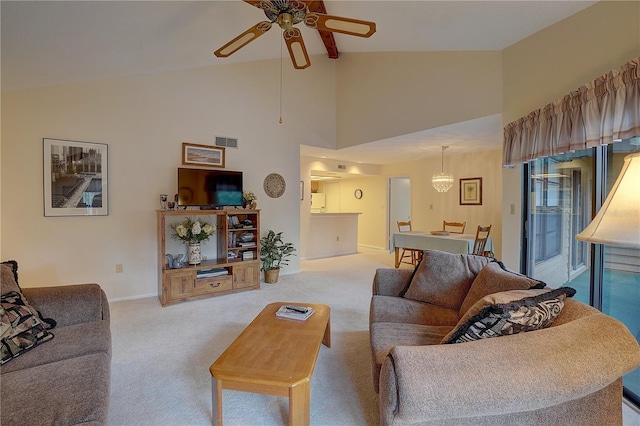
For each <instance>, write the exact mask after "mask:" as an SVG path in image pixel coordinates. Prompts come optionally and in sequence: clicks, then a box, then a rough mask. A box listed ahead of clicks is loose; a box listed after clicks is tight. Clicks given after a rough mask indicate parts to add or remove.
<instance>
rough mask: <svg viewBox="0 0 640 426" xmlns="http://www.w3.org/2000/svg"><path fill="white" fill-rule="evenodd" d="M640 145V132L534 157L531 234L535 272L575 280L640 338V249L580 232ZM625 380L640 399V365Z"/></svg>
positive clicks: (581, 291) (528, 264)
mask: <svg viewBox="0 0 640 426" xmlns="http://www.w3.org/2000/svg"><path fill="white" fill-rule="evenodd" d="M636 151H640V138H633V139H630V140H625V141H622V142H617V143H614V144H610V145H608V146H606V147H601V148H593V149H588V150H584V151H576V152H572V153H568V154H563V155H558V156H554V157H546V158H540V159H537V160H534V161H532V162H530V163H529V164H528V167H527V168H526V170H527V178H528V182H527V185H528V190H529V191H530V194H529V196H528V197H527V201H526V204H528V205H527V206H526V211H527V217H526V219H525V226H524V229H525V235H524V238H525V241H526V244H525V249H526V250H525V252H526V256H525V259H526V261H525V271H526V273H527V274H528V275H530V276H533V277H535V278H537V279H540V280H542V281H545V282H546V283H547V284H548V285H549V286H550V287H554V288H555V287H560V286H563V285H566V286H569V287H573V288H575V289H576V290H577V293H576V295H575V298H576V299H578V300H580V301H582V302H584V303H588V304H592V305H593V306H595V307H596V308H598V309H600V310H602V311H603V312H604V313H606V314H608V315H611V316H612V317H614V318H617V319H618V320H620V321H622V322H623V323H624V324H625V325H626V326H627V328H629V330H630V331H631V333H632V334H633V335H634V336H636V339H639V340H640V308H639V307H640V250H637V249H625V248H616V247H610V246H599V245H598V246H593V247H592V245H591V244H587V243H584V242H581V241H578V240H576V239H575V236H576V234H578V233H579V232H581V231H582V230H583V229H584V228H585V227H586V226H587V225H588V224H589V222H590V221H591V218H592V216H593V214H595V211H597V210H598V208H599V206H600V204H601V203H602V201H604V199H605V198H606V195H607V194H608V191H609V190H610V189H611V187H612V186H613V184H614V183H615V181H616V178H617V176H618V174H619V173H620V170H621V169H622V164H623V159H624V157H625V156H626V155H627V154H629V153H631V152H636ZM638 190H639V191H640V182H639V183H638ZM594 207H595V209H594ZM638 238H639V239H640V235H638ZM624 386H625V394H626V395H627V396H628V397H629V398H630V399H632V400H633V401H634V402H635V403H636V404H638V403H639V402H640V400H639V399H638V396H640V370H636V371H633V372H631V373H630V374H627V375H626V376H625V377H624Z"/></svg>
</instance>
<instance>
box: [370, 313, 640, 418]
mask: <svg viewBox="0 0 640 426" xmlns="http://www.w3.org/2000/svg"><path fill="white" fill-rule="evenodd" d="M638 365H640V347H639V346H638V343H637V342H636V340H635V338H634V337H633V336H632V335H631V333H630V332H629V330H628V329H627V328H626V327H625V326H624V324H622V323H621V322H619V321H618V320H616V319H614V318H611V317H609V316H607V315H604V314H601V313H598V314H594V315H589V316H586V317H583V318H580V319H577V320H575V321H571V322H570V323H567V324H564V325H561V326H556V327H550V328H547V329H544V330H539V331H533V332H528V333H521V334H516V335H512V336H504V337H495V338H491V339H484V340H479V341H475V342H469V343H458V344H450V345H434V346H396V347H395V348H393V349H392V350H391V351H390V353H389V355H388V356H387V359H386V360H385V362H384V364H383V367H382V372H381V377H380V416H381V424H383V425H385V424H411V423H416V422H419V421H425V420H430V421H435V422H437V421H438V420H441V419H456V418H457V419H460V418H473V417H480V416H489V415H501V414H507V413H516V412H522V411H531V410H536V409H542V408H544V407H549V406H555V405H558V404H560V403H563V402H566V401H571V400H574V399H577V398H581V397H583V396H586V395H589V394H591V393H593V392H595V391H598V390H600V389H602V388H604V387H606V386H608V385H609V384H611V383H613V382H614V381H616V380H617V379H618V378H619V377H621V376H623V375H624V374H626V373H628V372H630V371H632V370H633V369H635V368H636V367H638Z"/></svg>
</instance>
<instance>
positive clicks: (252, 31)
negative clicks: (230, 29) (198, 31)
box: [213, 21, 271, 58]
mask: <svg viewBox="0 0 640 426" xmlns="http://www.w3.org/2000/svg"><path fill="white" fill-rule="evenodd" d="M270 28H271V22H269V21H262V22H258V23H257V24H256V25H254V26H253V27H251V28H249V29H248V30H247V31H245V32H243V33H242V34H240V35H239V36H238V37H236V38H234V39H233V40H231V41H230V42H229V43H227V44H225V45H224V46H222V47H221V48H220V49H218V50H216V51H215V52H213V53H214V54H215V55H216V56H217V57H218V58H226V57H227V56H230V55H231V54H233V53H235V52H236V51H237V50H239V49H240V48H241V47H244V46H246V45H247V44H249V43H250V42H252V41H253V40H255V39H257V38H258V37H260V36H261V35H262V34H264V33H266V32H267V31H269V29H270Z"/></svg>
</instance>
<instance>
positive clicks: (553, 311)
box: [441, 287, 576, 343]
mask: <svg viewBox="0 0 640 426" xmlns="http://www.w3.org/2000/svg"><path fill="white" fill-rule="evenodd" d="M575 293H576V291H575V290H574V289H572V288H570V287H560V288H558V289H555V290H551V289H536V290H511V291H505V292H501V293H494V294H490V295H488V296H486V297H484V298H483V299H481V300H479V301H478V302H477V303H476V304H475V305H473V306H472V307H471V309H469V311H468V312H467V313H466V314H465V315H464V316H463V317H462V318H461V319H460V321H459V322H458V324H457V325H456V327H454V329H453V330H452V331H451V332H450V333H449V334H447V335H446V336H445V337H444V338H443V339H442V341H441V343H463V342H471V341H474V340H479V339H487V338H490V337H498V336H507V335H510V334H517V333H523V332H526V331H533V330H539V329H542V328H546V327H549V326H550V325H551V324H552V323H553V321H554V320H555V319H556V318H557V317H558V315H560V311H562V308H563V307H564V300H565V298H567V297H572V296H573V295H574V294H575ZM523 296H524V297H523Z"/></svg>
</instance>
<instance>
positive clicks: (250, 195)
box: [242, 191, 258, 210]
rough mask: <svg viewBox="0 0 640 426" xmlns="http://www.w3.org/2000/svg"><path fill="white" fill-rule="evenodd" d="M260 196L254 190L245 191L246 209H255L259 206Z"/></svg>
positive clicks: (243, 199)
mask: <svg viewBox="0 0 640 426" xmlns="http://www.w3.org/2000/svg"><path fill="white" fill-rule="evenodd" d="M257 200H258V196H257V195H256V194H255V193H254V192H253V191H244V192H243V193H242V204H243V207H244V208H245V209H251V210H253V209H255V208H256V206H257V204H258V203H257Z"/></svg>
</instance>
